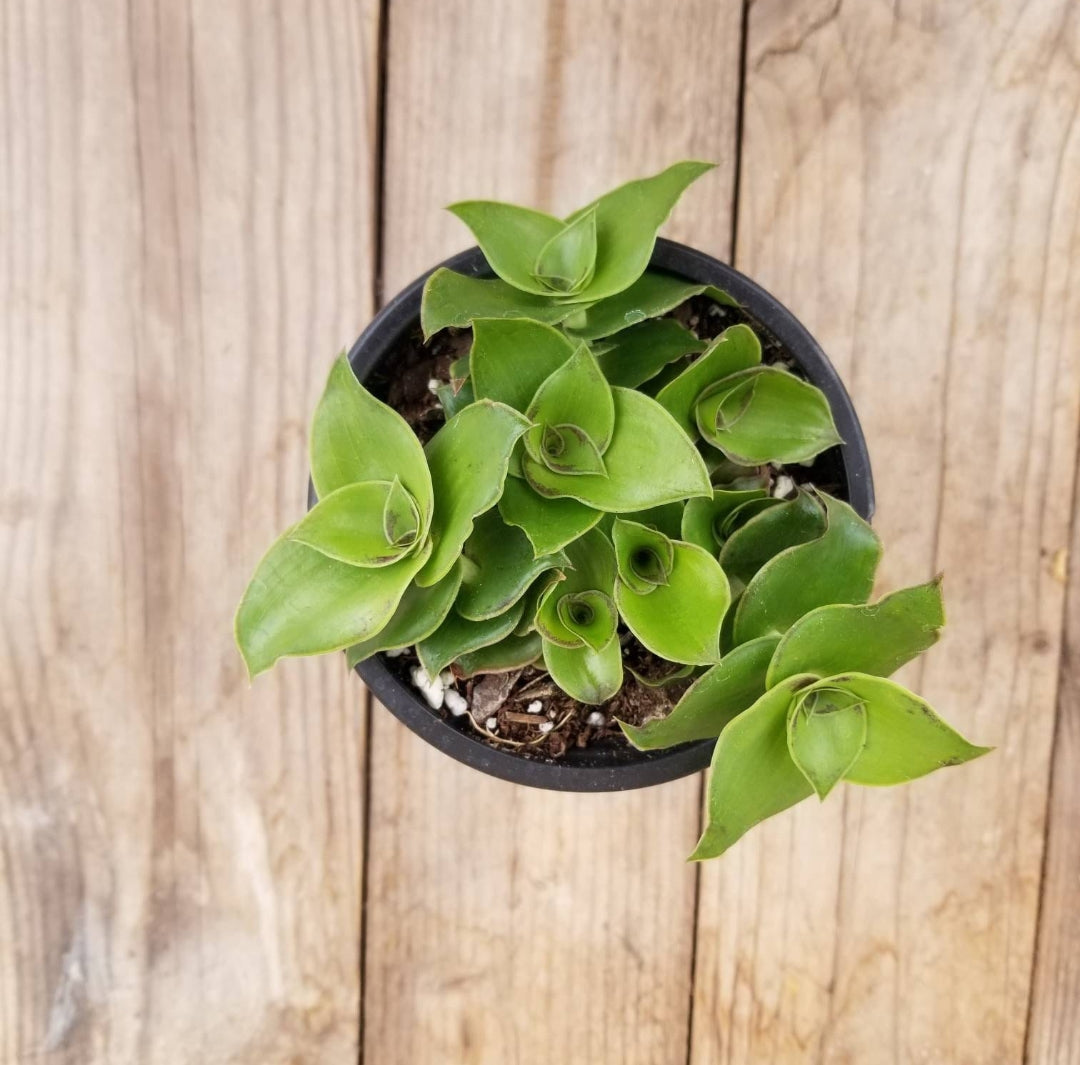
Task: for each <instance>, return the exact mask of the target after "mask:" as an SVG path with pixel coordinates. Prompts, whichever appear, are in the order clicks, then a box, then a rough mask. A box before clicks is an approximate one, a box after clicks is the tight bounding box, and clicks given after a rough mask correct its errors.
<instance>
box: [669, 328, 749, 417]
mask: <svg viewBox="0 0 1080 1065" xmlns="http://www.w3.org/2000/svg"><path fill="white" fill-rule="evenodd" d="M760 362H761V341H760V340H758V338H757V334H756V333H755V332H754V331H753V329H751V328H750V326H748V325H743V324H739V325H733V326H730V327H728V328H727V329H725V330H724V331H723V332H722V333H721V334H720V335H719V336H718V337H717V338H716V339H715V340H714V341H713V342H712V343H711V344H710V345H709V346H708V348H707V349H706V350H705V353H704V354H703V355H702V356H701V358H699V359H695V360H694V362H692V363H691V364H690V365H689V366H688V367H687V368H686V369H685V370H683V372H682V373H681V374H679V376H678V377H676V378H675V380H673V381H672V382H671V383H670V384H667V385H665V386H664V387H663V388H662V389H661V390H660V391H659V392H658V393H657V396H656V401H657V402H658V403H659V404H660V405H661V406H662V407H663V408H664V409H665V410H667V411H668V412H669V413H670V414H671V416H672V417H673V418H674V419H675V420H676V421H677V422H678V423H679V425H681V426H682V428H683V430H684V431H685V432H687V433H689V434H690V435H692V436H693V435H696V433H697V423H696V420H695V416H694V406H695V404H696V403H697V400H698V397H699V396H700V395H701V393H702V392H704V391H705V389H707V388H709V387H710V386H711V385H714V384H715V383H716V382H717V381H721V380H723V379H725V378H728V377H730V376H731V375H732V374H734V373H737V372H738V371H739V370H747V369H750V368H751V367H754V366H757V365H758V364H759V363H760Z"/></svg>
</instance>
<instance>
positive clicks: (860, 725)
mask: <svg viewBox="0 0 1080 1065" xmlns="http://www.w3.org/2000/svg"><path fill="white" fill-rule="evenodd" d="M865 744H866V703H865V702H864V701H863V700H862V699H860V698H859V697H858V696H857V695H855V694H854V693H852V692H850V691H848V690H846V689H844V688H840V687H830V686H829V685H827V684H819V685H815V686H814V687H812V688H807V689H805V690H803V691H801V692H799V694H798V695H797V696H796V697H795V700H794V702H793V703H792V705H791V708H790V709H789V711H788V751H789V752H790V754H791V760H792V761H793V762H794V763H795V764H796V765H797V766H798V767H799V770H800V771H801V772H802V774H803V776H805V777H806V779H807V780H808V781H809V782H810V786H811V787H812V788H813V789H814V791H815V792H816V794H817V797H818V798H819V799H822V800H824V798H825V796H826V795H828V794H829V792H830V791H832V789H833V788H834V787H835V786H836V784H837V783H839V781H840V780H841V778H842V777H843V776H844V774H845V773H846V772H847V771H848V770H849V769H850V768H851V766H852V764H853V763H854V762H855V760H856V759H857V758H858V757H859V755H860V754H861V753H862V750H863V747H864V746H865Z"/></svg>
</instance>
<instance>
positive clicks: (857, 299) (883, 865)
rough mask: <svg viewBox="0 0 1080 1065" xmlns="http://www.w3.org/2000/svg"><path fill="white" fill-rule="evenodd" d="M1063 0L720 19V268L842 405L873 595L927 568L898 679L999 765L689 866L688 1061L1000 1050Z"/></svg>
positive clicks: (816, 813)
mask: <svg viewBox="0 0 1080 1065" xmlns="http://www.w3.org/2000/svg"><path fill="white" fill-rule="evenodd" d="M1070 7H1074V5H1070V4H1069V3H1068V2H1067V0H1037V2H1034V3H1030V4H1027V5H1022V4H1020V3H1019V2H1009V3H1002V4H995V5H990V6H988V5H968V4H964V5H958V4H908V3H907V2H903V3H900V4H895V5H892V6H891V7H890V6H889V5H881V4H877V3H874V2H871V0H847V2H845V3H843V5H841V4H839V3H831V4H830V3H825V2H820V3H819V2H814V0H805V2H800V3H794V4H790V3H785V2H781V0H761V2H758V3H755V4H754V5H753V6H752V7H751V9H750V23H749V27H748V72H747V95H746V118H745V141H744V151H743V160H742V182H741V188H742V190H743V194H742V196H741V201H740V204H739V239H738V247H737V257H736V261H737V262H738V264H739V265H740V266H741V267H742V268H743V269H744V270H746V271H748V272H749V273H751V274H752V275H754V276H756V277H757V278H759V279H760V280H761V281H762V282H763V283H764V284H765V285H766V286H767V287H769V288H770V289H772V290H773V291H774V292H776V293H777V295H779V296H780V297H781V298H784V299H785V300H786V301H787V302H788V303H789V305H790V306H791V307H792V308H793V309H794V310H795V311H796V313H798V314H799V315H800V316H801V317H802V318H803V319H804V320H805V321H806V322H807V324H808V325H809V326H810V328H811V329H812V330H813V331H814V332H815V333H816V334H817V335H818V337H819V339H820V340H821V341H822V342H823V344H824V346H825V348H826V350H827V351H828V352H829V353H830V355H831V356H832V358H833V359H834V360H835V362H836V363H837V365H838V367H839V368H840V370H841V372H842V374H843V375H844V377H845V378H846V380H847V381H848V382H849V383H850V384H851V385H852V386H853V391H854V395H855V399H856V401H857V403H858V406H859V409H860V412H861V415H862V418H863V421H864V425H865V427H866V429H867V432H868V436H869V443H870V450H871V455H872V456H873V457H874V458H875V459H876V466H875V476H876V480H877V485H878V498H879V518H878V521H877V525H878V527H879V529H880V530H881V532H882V533H883V535H884V538H885V541H886V543H887V545H888V554H887V562H886V565H885V567H884V572H883V577H882V581H881V584H882V586H883V587H882V590H888V589H892V588H896V587H899V586H901V585H903V584H908V583H913V582H915V581H921V580H924V579H926V578H927V577H929V576H930V575H931V574H933V573H934V572H935V571H936V570H939V569H943V570H945V571H946V574H947V579H946V586H945V587H946V595H947V602H948V609H949V618H950V626H949V629H948V635H947V637H946V639H945V640H944V642H943V644H942V646H941V647H939V648H938V649H936V650H935V651H934V652H933V653H932V654H931V656H930V657H929V658H928V659H927V660H926V665H925V668H923V669H921V670H918V669H916V670H909V671H907V674H906V678H905V679H906V680H907V681H908V682H910V683H914V684H916V685H920V684H921V687H922V689H923V690H924V692H925V693H926V694H927V696H928V697H930V698H931V700H932V701H934V702H935V703H936V704H937V705H939V706H940V707H941V708H942V709H943V710H944V711H945V712H947V714H948V715H949V716H950V717H951V719H952V720H953V721H955V722H956V723H957V725H958V726H959V727H960V728H961V729H962V730H964V731H966V732H969V733H970V734H971V735H972V736H975V737H977V738H978V739H979V740H980V741H981V742H984V743H992V744H996V745H997V746H998V750H997V751H996V753H994V754H993V755H992V756H990V757H988V758H986V759H984V760H982V761H981V762H979V763H977V764H975V765H973V766H970V767H966V768H964V769H960V770H955V771H950V772H948V773H941V774H938V775H936V776H934V777H931V778H928V779H926V780H924V781H920V782H918V783H916V784H915V785H913V786H911V787H910V788H908V789H907V790H902V791H895V792H889V793H882V792H876V791H872V790H869V789H856V788H849V789H847V790H846V792H845V793H844V794H843V795H840V796H838V797H837V799H836V800H831V801H830V802H829V803H827V804H826V805H825V806H824V807H823V808H819V807H817V806H816V805H814V806H811V805H810V804H806V805H804V806H802V807H800V808H798V809H797V810H796V811H793V812H792V813H790V814H789V815H786V816H784V817H781V818H779V819H777V820H776V821H774V822H773V823H771V824H770V825H768V826H766V827H765V828H764V829H763V830H759V831H755V833H754V835H753V836H752V837H750V838H748V839H746V840H745V841H743V842H742V843H741V844H740V845H739V846H738V848H737V849H736V850H735V851H734V852H733V853H732V854H731V855H730V857H728V858H726V859H725V860H724V861H723V862H720V863H717V864H714V865H712V866H710V867H709V868H708V869H707V870H706V871H705V874H704V876H703V879H702V894H701V909H700V922H699V934H698V968H697V982H696V986H695V1010H694V1032H693V1051H694V1053H693V1056H692V1060H693V1061H695V1062H700V1063H702V1065H704V1063H706V1062H708V1063H710V1065H711V1063H712V1062H715V1061H732V1062H734V1061H740V1062H741V1061H747V1062H749V1061H753V1062H758V1061H766V1060H767V1061H772V1062H787V1061H791V1062H796V1061H798V1062H804V1061H806V1060H809V1059H813V1060H820V1061H841V1062H849V1061H855V1062H923V1061H935V1062H937V1061H940V1062H946V1061H947V1062H964V1063H975V1062H987V1063H990V1062H993V1063H1001V1062H1018V1061H1020V1060H1021V1059H1022V1057H1023V1049H1024V1028H1025V1017H1026V1013H1027V1005H1028V994H1029V981H1030V974H1031V962H1032V949H1033V940H1034V930H1035V915H1036V905H1037V901H1038V887H1039V877H1040V863H1041V857H1042V845H1043V829H1044V812H1045V803H1046V791H1047V769H1048V755H1049V748H1050V738H1051V732H1052V724H1053V710H1054V699H1055V688H1056V676H1057V663H1058V654H1059V644H1060V640H1059V632H1060V622H1061V616H1062V598H1063V597H1062V587H1061V584H1060V582H1059V581H1057V580H1055V577H1054V562H1053V560H1054V559H1055V557H1057V552H1058V551H1059V550H1060V549H1061V548H1063V547H1064V545H1065V544H1066V543H1067V540H1068V523H1069V514H1070V500H1071V495H1072V470H1073V466H1074V462H1075V456H1076V443H1075V438H1076V429H1077V419H1076V410H1077V358H1078V355H1080V343H1078V341H1080V316H1078V315H1077V314H1076V306H1077V304H1076V300H1077V277H1076V275H1075V272H1074V273H1072V274H1070V271H1069V262H1070V258H1072V259H1073V260H1075V258H1076V256H1077V253H1078V252H1080V247H1078V244H1077V238H1076V224H1077V208H1078V197H1080V167H1078V166H1077V162H1078V151H1080V137H1078V132H1080V131H1078V129H1077V126H1076V121H1075V118H1076V113H1077V107H1078V102H1080V68H1078V67H1077V64H1076V60H1075V55H1076V40H1077V38H1076V26H1077V24H1076V19H1075V10H1072V11H1071V14H1070ZM1038 1060H1042V1059H1038Z"/></svg>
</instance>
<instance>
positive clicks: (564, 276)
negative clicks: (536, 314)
mask: <svg viewBox="0 0 1080 1065" xmlns="http://www.w3.org/2000/svg"><path fill="white" fill-rule="evenodd" d="M595 265H596V211H595V210H589V211H585V212H584V213H583V214H581V215H579V216H577V217H576V218H575V219H574V220H573V221H572V222H567V223H565V224H564V225H563V227H562V229H561V230H559V232H558V233H556V234H555V235H554V236H553V237H551V238H550V239H549V240H548V242H547V243H546V244H545V245H544V247H543V248H541V250H540V254H539V255H538V256H537V258H536V267H535V270H534V273H533V276H534V277H535V278H536V280H537V281H539V282H540V284H541V285H543V286H544V287H545V288H546V289H548V291H550V292H552V293H553V294H554V295H557V296H573V295H576V294H577V293H578V292H580V291H581V290H582V289H583V288H584V287H585V286H586V285H587V284H588V283H589V282H590V281H591V280H592V276H593V268H594V267H595Z"/></svg>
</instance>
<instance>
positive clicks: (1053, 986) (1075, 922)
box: [1027, 307, 1080, 1065]
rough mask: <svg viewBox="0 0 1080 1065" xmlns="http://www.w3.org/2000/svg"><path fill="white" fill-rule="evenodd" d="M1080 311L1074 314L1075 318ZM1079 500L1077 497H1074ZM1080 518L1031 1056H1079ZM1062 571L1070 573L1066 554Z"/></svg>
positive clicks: (1044, 1059)
mask: <svg viewBox="0 0 1080 1065" xmlns="http://www.w3.org/2000/svg"><path fill="white" fill-rule="evenodd" d="M1076 317H1077V315H1076V314H1075V307H1074V317H1073V320H1074V321H1075V320H1076ZM1074 502H1075V497H1074ZM1078 557H1080V521H1077V518H1076V513H1075V511H1074V513H1073V535H1072V544H1071V546H1070V548H1069V558H1070V559H1071V564H1070V565H1069V569H1068V573H1069V585H1068V592H1067V599H1066V618H1065V635H1064V646H1063V648H1062V657H1061V674H1060V683H1059V687H1058V706H1057V728H1056V729H1055V731H1054V744H1053V755H1052V759H1053V770H1052V774H1051V787H1050V807H1049V812H1048V824H1047V829H1048V831H1047V839H1046V858H1045V862H1044V865H1043V881H1042V900H1041V905H1040V907H1039V929H1038V940H1037V942H1036V952H1035V971H1034V975H1033V980H1032V990H1031V1009H1030V1013H1029V1019H1028V1033H1027V1060H1028V1061H1030V1062H1033V1063H1037V1065H1077V1063H1078V1062H1080V1013H1078V1011H1077V1008H1076V1004H1077V1002H1078V1001H1080V911H1078V909H1077V904H1076V903H1077V889H1078V886H1080V835H1078V834H1077V826H1078V825H1080V566H1077V564H1076V559H1077V558H1078ZM1059 561H1060V562H1061V572H1064V569H1065V566H1064V559H1060V560H1059Z"/></svg>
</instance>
